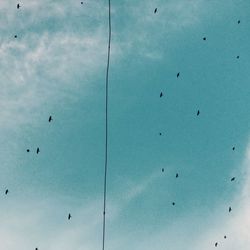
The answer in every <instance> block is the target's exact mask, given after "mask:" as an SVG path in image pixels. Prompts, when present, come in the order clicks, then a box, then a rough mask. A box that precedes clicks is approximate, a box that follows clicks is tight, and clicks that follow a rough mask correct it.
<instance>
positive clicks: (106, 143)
mask: <svg viewBox="0 0 250 250" xmlns="http://www.w3.org/2000/svg"><path fill="white" fill-rule="evenodd" d="M108 3H109V6H108V12H109V16H108V19H109V38H108V60H107V69H106V83H105V90H106V92H105V164H104V187H103V229H102V230H103V233H102V250H104V249H105V231H106V198H107V170H108V86H109V59H110V43H111V3H110V0H108Z"/></svg>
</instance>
